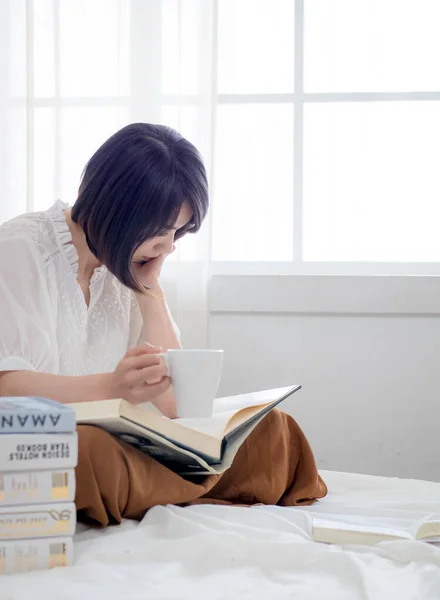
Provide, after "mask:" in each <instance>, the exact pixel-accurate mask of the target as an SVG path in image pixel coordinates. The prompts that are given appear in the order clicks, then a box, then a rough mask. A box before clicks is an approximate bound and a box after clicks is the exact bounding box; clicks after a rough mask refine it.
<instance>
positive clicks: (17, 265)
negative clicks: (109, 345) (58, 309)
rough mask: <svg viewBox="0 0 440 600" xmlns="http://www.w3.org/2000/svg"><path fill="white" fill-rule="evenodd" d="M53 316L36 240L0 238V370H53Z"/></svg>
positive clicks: (54, 344)
mask: <svg viewBox="0 0 440 600" xmlns="http://www.w3.org/2000/svg"><path fill="white" fill-rule="evenodd" d="M55 319H56V316H55V315H54V314H53V310H52V309H51V302H50V297H49V292H48V289H47V284H46V280H45V270H44V263H43V257H42V255H41V252H40V251H39V247H38V244H36V243H34V242H32V241H31V240H27V239H26V238H24V237H23V236H11V237H5V238H3V239H0V371H12V370H14V371H15V370H35V371H42V372H56V370H57V365H56V361H57V358H56V356H57V352H56V338H55V336H54V329H55Z"/></svg>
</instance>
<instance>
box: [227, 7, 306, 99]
mask: <svg viewBox="0 0 440 600" xmlns="http://www.w3.org/2000/svg"><path fill="white" fill-rule="evenodd" d="M218 10H219V30H218V91H219V93H221V94H249V93H259V92H261V93H271V92H272V93H283V92H286V93H288V92H293V51H294V12H295V2H293V1H292V0H270V2H268V1H267V0H221V2H219V4H218Z"/></svg>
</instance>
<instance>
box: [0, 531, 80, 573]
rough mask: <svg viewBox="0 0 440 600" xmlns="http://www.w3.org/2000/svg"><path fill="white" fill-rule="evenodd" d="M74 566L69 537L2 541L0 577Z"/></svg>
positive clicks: (0, 544) (0, 541)
mask: <svg viewBox="0 0 440 600" xmlns="http://www.w3.org/2000/svg"><path fill="white" fill-rule="evenodd" d="M72 564H73V542H72V539H71V538H69V537H57V538H46V539H43V540H11V541H2V540H0V575H6V574H12V573H24V572H26V571H39V570H42V569H52V568H53V567H70V566H71V565H72Z"/></svg>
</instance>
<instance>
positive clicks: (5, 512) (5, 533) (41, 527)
mask: <svg viewBox="0 0 440 600" xmlns="http://www.w3.org/2000/svg"><path fill="white" fill-rule="evenodd" d="M75 526H76V509H75V504H73V502H68V503H63V502H58V503H55V504H38V505H30V506H28V507H26V506H20V507H16V506H9V507H8V506H5V507H3V508H0V540H7V539H17V540H18V539H23V538H41V537H54V536H60V535H73V534H74V533H75Z"/></svg>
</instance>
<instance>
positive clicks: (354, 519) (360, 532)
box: [265, 501, 440, 545]
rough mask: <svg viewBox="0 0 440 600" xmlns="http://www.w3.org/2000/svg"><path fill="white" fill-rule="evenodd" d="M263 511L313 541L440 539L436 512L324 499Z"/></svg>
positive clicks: (335, 542) (439, 523)
mask: <svg viewBox="0 0 440 600" xmlns="http://www.w3.org/2000/svg"><path fill="white" fill-rule="evenodd" d="M265 510H269V511H271V512H275V513H276V514H277V515H278V516H280V517H283V518H284V519H288V520H289V521H291V522H292V524H293V525H296V526H297V527H300V528H301V529H303V530H304V531H305V533H307V534H308V535H310V537H311V538H312V539H313V540H314V541H315V542H324V543H327V544H340V545H345V544H370V545H372V544H377V543H378V542H384V541H392V540H394V541H395V540H414V541H423V542H437V543H439V542H440V512H439V513H426V512H420V511H413V510H401V509H394V508H370V507H356V506H345V505H344V504H340V505H338V504H326V503H325V501H324V502H323V503H322V504H321V503H318V504H314V505H312V506H304V507H303V506H302V507H297V508H294V509H287V510H286V509H280V508H279V507H270V508H266V509H265ZM280 510H281V511H282V512H280ZM304 517H307V519H306V520H304Z"/></svg>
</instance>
